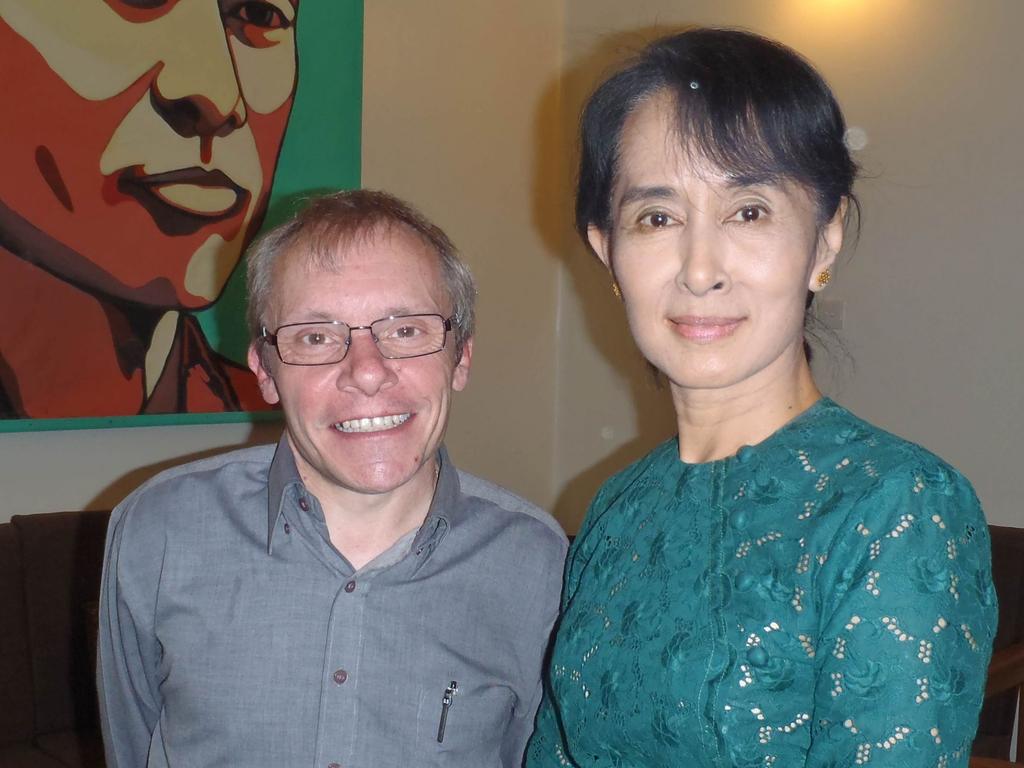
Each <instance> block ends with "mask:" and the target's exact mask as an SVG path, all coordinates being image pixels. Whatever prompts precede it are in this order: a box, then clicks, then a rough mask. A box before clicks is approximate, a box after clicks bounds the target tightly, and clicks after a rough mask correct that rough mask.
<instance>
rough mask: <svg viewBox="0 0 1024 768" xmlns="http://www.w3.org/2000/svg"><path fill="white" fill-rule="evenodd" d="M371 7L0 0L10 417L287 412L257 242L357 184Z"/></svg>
mask: <svg viewBox="0 0 1024 768" xmlns="http://www.w3.org/2000/svg"><path fill="white" fill-rule="evenodd" d="M362 30H363V6H362V0H301V2H300V0H145V2H143V1H142V0H47V2H44V3H41V2H39V1H38V0H0V73H2V77H3V80H4V82H5V89H4V90H5V94H4V101H5V103H6V105H7V108H6V109H5V110H4V119H3V120H2V121H0V167H2V168H3V171H2V172H0V432H9V431H18V430H47V429H75V428H89V427H116V426H140V425H147V426H149V425H155V424H163V423H171V424H182V423H208V422H222V421H250V420H256V419H263V418H274V417H275V412H273V411H270V410H268V408H267V406H266V404H265V403H264V402H263V400H262V398H261V397H260V395H259V391H258V389H257V387H256V381H255V377H254V376H253V375H252V374H251V373H250V372H249V370H248V369H247V368H246V366H245V352H246V347H247V344H248V333H247V330H246V325H245V286H244V263H243V261H244V259H243V254H244V250H245V247H246V246H247V245H248V243H249V242H251V240H252V239H253V238H254V237H255V236H257V235H258V233H259V232H260V231H261V230H263V229H266V228H267V227H269V226H272V225H274V224H276V223H280V222H281V221H282V220H284V219H285V218H287V216H288V215H289V214H290V213H291V211H292V210H294V207H295V206H296V205H297V204H298V203H299V202H301V199H302V198H303V197H305V196H307V195H309V194H310V193H314V192H318V191H324V190H333V189H342V188H351V187H356V186H358V185H359V174H360V168H359V160H360V127H361V97H362Z"/></svg>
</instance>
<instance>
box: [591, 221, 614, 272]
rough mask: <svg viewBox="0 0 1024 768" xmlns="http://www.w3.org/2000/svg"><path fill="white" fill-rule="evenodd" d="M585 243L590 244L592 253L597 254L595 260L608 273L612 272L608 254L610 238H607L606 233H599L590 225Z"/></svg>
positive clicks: (609, 253)
mask: <svg viewBox="0 0 1024 768" xmlns="http://www.w3.org/2000/svg"><path fill="white" fill-rule="evenodd" d="M587 242H588V243H590V247H591V248H593V249H594V253H596V254H597V258H599V259H600V260H601V263H602V264H604V265H605V266H606V267H607V268H608V271H609V272H611V271H612V257H611V252H610V245H611V238H609V237H608V235H607V233H605V232H603V231H601V230H600V229H599V228H597V227H596V226H594V225H593V224H591V225H590V226H589V227H587Z"/></svg>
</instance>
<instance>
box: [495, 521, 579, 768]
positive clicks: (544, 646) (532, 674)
mask: <svg viewBox="0 0 1024 768" xmlns="http://www.w3.org/2000/svg"><path fill="white" fill-rule="evenodd" d="M565 556H566V542H565V538H564V537H562V538H561V539H560V541H559V547H558V549H557V553H556V554H555V555H554V556H553V557H552V558H549V559H548V560H547V561H546V562H547V565H548V572H547V574H546V575H545V577H544V579H543V583H544V584H546V585H547V588H546V589H544V590H542V591H541V592H540V593H539V595H538V600H537V604H536V606H535V607H534V608H533V609H532V610H531V611H530V613H531V614H533V615H539V616H543V617H544V619H543V627H544V628H543V631H542V632H541V633H539V634H538V639H539V643H540V645H539V647H535V649H534V650H536V653H533V654H531V656H530V658H531V659H534V660H535V664H534V665H533V666H531V668H530V669H528V670H527V671H526V677H527V678H528V679H531V680H533V681H534V683H535V684H534V685H533V687H532V690H531V691H530V694H529V697H526V696H524V697H523V699H522V700H521V701H520V702H519V703H518V704H517V706H516V709H515V712H514V713H513V716H512V722H511V723H510V724H509V727H508V729H507V730H506V732H505V737H504V740H503V744H502V763H501V764H502V765H505V766H510V768H512V767H514V768H520V766H522V765H523V762H524V752H525V750H526V745H527V740H528V739H529V738H530V734H531V733H532V731H533V729H534V718H535V717H536V715H537V711H538V705H539V704H540V703H541V701H542V698H543V693H544V686H543V683H542V680H543V677H544V675H543V664H544V661H545V660H546V659H547V650H548V644H549V639H550V638H551V631H552V629H553V627H554V626H555V620H556V619H557V618H558V606H559V595H560V594H561V588H562V573H563V568H564V565H565Z"/></svg>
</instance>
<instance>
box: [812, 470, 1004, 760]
mask: <svg viewBox="0 0 1024 768" xmlns="http://www.w3.org/2000/svg"><path fill="white" fill-rule="evenodd" d="M854 509H855V512H854V514H853V515H852V516H851V518H850V519H849V523H848V525H847V526H846V528H845V529H844V530H843V531H842V532H841V533H840V534H839V535H837V537H836V540H835V541H833V542H832V545H831V546H830V547H829V554H828V559H827V562H826V563H825V565H823V567H822V569H821V571H820V572H819V579H818V584H817V585H816V592H817V599H818V600H820V601H821V614H820V615H821V616H822V623H821V632H820V635H819V642H818V644H817V648H816V659H815V661H816V666H817V676H816V683H815V694H814V702H815V703H814V713H813V716H812V717H813V720H812V721H813V723H814V735H813V739H812V744H811V748H810V751H809V753H808V759H807V763H806V764H807V765H808V766H832V765H835V766H856V765H869V766H901V767H902V766H921V767H922V768H924V767H925V766H928V767H929V768H931V767H933V766H934V767H936V768H955V767H956V766H965V767H966V766H967V762H968V756H969V753H970V747H971V742H972V740H973V738H974V732H975V729H976V728H977V722H978V712H979V709H980V707H981V701H982V692H983V689H984V684H985V673H986V669H987V666H988V661H989V657H990V655H991V646H992V638H993V636H994V634H995V626H996V600H995V592H994V589H993V587H992V574H991V563H990V543H989V536H988V528H987V526H986V524H985V519H984V516H983V515H982V512H981V508H980V506H979V503H978V499H977V497H976V496H975V494H974V491H973V489H972V488H971V487H970V484H969V483H968V482H967V481H966V480H965V479H964V478H963V477H961V476H960V475H958V474H957V473H956V472H955V471H953V470H951V469H950V468H948V467H945V466H938V467H936V466H934V465H931V466H927V465H926V466H925V467H924V468H923V469H922V468H916V469H908V470H907V471H905V472H899V473H893V475H892V476H891V477H886V478H885V479H884V481H882V482H880V484H879V485H878V486H876V488H875V489H874V490H873V491H871V492H870V493H868V494H867V495H865V496H864V497H863V498H862V499H861V500H860V501H859V503H858V504H857V505H856V506H855V507H854Z"/></svg>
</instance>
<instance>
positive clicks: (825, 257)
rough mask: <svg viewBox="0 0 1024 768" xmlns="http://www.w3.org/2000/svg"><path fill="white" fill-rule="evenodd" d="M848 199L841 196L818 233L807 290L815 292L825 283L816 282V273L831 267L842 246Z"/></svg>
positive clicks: (848, 204) (818, 273)
mask: <svg viewBox="0 0 1024 768" xmlns="http://www.w3.org/2000/svg"><path fill="white" fill-rule="evenodd" d="M849 206H850V201H849V200H848V199H847V198H845V197H844V198H843V199H842V200H840V201H839V207H838V208H836V212H835V215H834V216H833V217H832V220H831V221H829V222H828V223H827V224H826V225H825V226H824V227H822V228H821V231H820V232H819V233H818V245H817V250H816V252H815V257H814V269H813V270H812V271H811V279H810V281H809V282H808V284H807V288H808V290H811V291H814V292H815V293H817V292H818V291H820V290H821V289H822V288H824V287H825V284H823V283H819V282H818V275H820V274H821V273H822V272H824V271H825V270H826V269H832V265H833V264H835V262H836V257H837V256H838V255H839V251H840V250H842V248H843V232H844V231H845V229H846V212H847V210H848V209H849Z"/></svg>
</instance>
